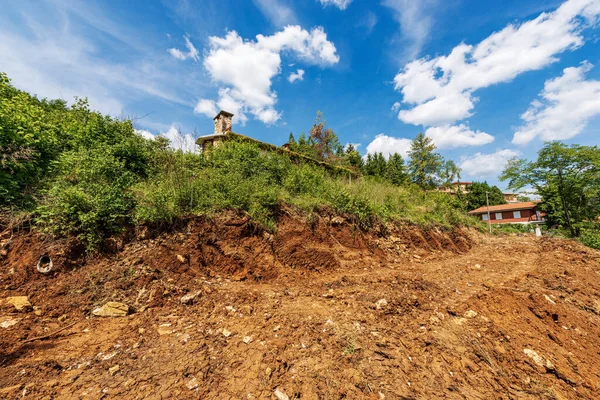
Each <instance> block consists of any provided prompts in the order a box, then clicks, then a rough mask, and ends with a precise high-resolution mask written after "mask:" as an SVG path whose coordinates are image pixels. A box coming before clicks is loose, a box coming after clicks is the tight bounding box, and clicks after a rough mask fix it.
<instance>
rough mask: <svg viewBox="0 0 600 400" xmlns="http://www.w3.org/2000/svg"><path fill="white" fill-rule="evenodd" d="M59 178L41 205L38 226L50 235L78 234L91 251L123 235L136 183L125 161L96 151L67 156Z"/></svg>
mask: <svg viewBox="0 0 600 400" xmlns="http://www.w3.org/2000/svg"><path fill="white" fill-rule="evenodd" d="M55 169H56V174H57V176H56V178H55V179H54V180H53V181H52V183H51V185H50V187H49V189H48V190H47V191H46V192H45V196H44V199H43V201H42V203H41V204H40V205H39V206H38V213H39V216H38V219H37V221H38V223H39V224H40V225H41V226H42V227H43V229H44V230H45V231H47V232H52V233H57V234H75V235H77V236H78V237H79V238H80V239H82V240H83V241H84V242H85V243H86V244H87V245H88V247H89V248H95V247H96V246H97V244H98V243H99V242H100V240H101V239H102V238H103V237H104V236H106V235H110V234H113V233H116V232H120V231H121V230H122V229H124V227H125V226H126V225H127V224H128V223H129V222H130V211H131V210H132V209H133V208H134V205H135V203H134V201H133V197H132V195H131V193H130V192H129V191H128V190H127V189H128V188H129V187H130V186H131V184H132V183H133V182H135V180H136V176H135V174H133V173H132V172H131V171H128V170H127V169H126V168H125V162H124V161H121V160H118V159H117V158H115V157H114V156H112V155H111V154H107V153H102V152H93V151H79V152H73V153H63V155H62V156H61V157H60V158H59V160H58V161H57V163H56V165H55Z"/></svg>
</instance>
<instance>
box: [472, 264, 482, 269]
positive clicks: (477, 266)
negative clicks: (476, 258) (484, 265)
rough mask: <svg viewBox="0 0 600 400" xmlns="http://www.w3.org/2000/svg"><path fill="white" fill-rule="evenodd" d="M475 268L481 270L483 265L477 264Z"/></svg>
mask: <svg viewBox="0 0 600 400" xmlns="http://www.w3.org/2000/svg"><path fill="white" fill-rule="evenodd" d="M473 268H475V269H481V265H479V264H475V265H474V266H473Z"/></svg>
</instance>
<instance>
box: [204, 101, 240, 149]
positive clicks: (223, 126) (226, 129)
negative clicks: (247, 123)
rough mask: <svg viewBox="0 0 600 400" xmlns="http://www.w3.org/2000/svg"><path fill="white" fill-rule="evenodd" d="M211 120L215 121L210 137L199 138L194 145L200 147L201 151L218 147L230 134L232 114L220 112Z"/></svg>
mask: <svg viewBox="0 0 600 400" xmlns="http://www.w3.org/2000/svg"><path fill="white" fill-rule="evenodd" d="M213 120H214V121H215V129H214V132H213V133H212V134H211V135H205V136H200V137H199V138H198V139H196V144H197V145H198V146H200V148H201V149H202V151H205V150H207V149H209V148H211V147H216V146H218V145H219V144H220V143H222V142H223V140H225V139H226V138H227V135H228V134H230V133H231V127H232V125H233V122H232V121H233V114H232V113H230V112H227V111H223V110H221V111H219V113H218V114H217V116H216V117H214V118H213Z"/></svg>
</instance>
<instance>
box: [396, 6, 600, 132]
mask: <svg viewBox="0 0 600 400" xmlns="http://www.w3.org/2000/svg"><path fill="white" fill-rule="evenodd" d="M599 15H600V6H599V2H598V0H569V1H566V2H565V3H563V4H562V5H561V6H560V7H559V8H558V9H557V10H556V11H554V12H551V13H543V14H541V15H540V16H538V17H537V18H535V19H534V20H531V21H527V22H525V23H523V24H520V25H512V24H511V25H508V26H507V27H506V28H504V29H503V30H501V31H499V32H495V33H493V34H492V35H490V36H488V37H487V38H486V39H484V40H483V41H481V42H480V43H479V44H477V45H475V46H471V45H467V44H464V43H461V44H460V45H458V46H456V47H455V48H454V49H453V50H452V51H451V52H450V54H449V55H447V56H440V57H436V58H434V59H419V60H415V61H413V62H411V63H409V64H407V65H406V66H405V67H404V69H403V70H402V71H401V72H400V73H398V75H396V77H395V78H394V82H395V88H396V90H398V91H400V92H401V93H402V95H403V103H404V104H408V105H411V106H412V107H413V108H412V109H409V110H401V111H400V112H399V113H398V118H399V119H400V120H402V121H404V122H406V123H411V124H415V125H420V124H422V125H443V124H451V123H453V122H455V121H459V120H462V119H464V118H467V117H469V116H470V115H472V110H473V108H474V105H475V103H476V101H477V99H476V98H474V97H473V96H472V93H473V92H474V91H475V90H477V89H480V88H485V87H488V86H491V85H494V84H497V83H501V82H507V81H510V80H511V79H513V78H515V77H516V76H518V75H519V74H522V73H524V72H527V71H533V70H538V69H541V68H544V67H545V66H547V65H549V64H551V63H553V62H556V61H557V57H556V56H557V55H558V54H560V53H562V52H564V51H567V50H573V49H575V48H578V47H580V46H581V45H582V44H583V43H584V39H583V37H582V36H581V31H582V29H583V28H584V27H586V26H589V24H593V23H596V22H597V21H598V16H599Z"/></svg>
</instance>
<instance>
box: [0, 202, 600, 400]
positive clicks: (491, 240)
mask: <svg viewBox="0 0 600 400" xmlns="http://www.w3.org/2000/svg"><path fill="white" fill-rule="evenodd" d="M0 247H1V250H5V251H4V252H2V253H0V263H1V264H0V265H1V267H0V302H1V301H2V300H1V299H4V298H6V297H9V296H18V295H22V296H28V297H29V300H30V302H31V304H32V306H33V308H32V309H30V310H28V311H24V312H16V311H14V309H13V307H12V306H10V305H4V306H2V307H0V323H1V322H2V321H9V320H11V321H12V322H14V321H17V322H16V324H14V325H11V326H8V327H5V328H2V327H0V398H8V399H17V398H18V399H21V398H27V399H79V398H83V397H85V398H92V399H99V398H125V399H140V398H147V399H170V398H177V399H188V398H189V399H242V398H243V399H277V398H279V399H285V398H289V399H294V398H295V399H341V398H349V399H356V398H358V399H360V398H365V399H384V398H385V399H421V398H435V399H439V398H447V399H465V398H466V399H504V398H506V399H509V398H511V399H512V398H514V399H516V398H519V399H521V398H524V399H593V398H600V379H599V373H600V369H599V368H598V365H600V354H599V350H598V349H599V348H598V339H599V337H600V297H599V291H600V252H597V251H593V250H590V249H588V248H585V247H583V246H581V245H579V244H577V243H574V242H571V241H565V240H559V239H552V238H541V239H538V238H535V237H534V236H528V235H521V236H500V237H496V236H483V235H480V234H478V233H475V232H468V231H466V230H458V229H457V230H453V231H448V230H442V229H428V230H424V229H419V228H416V227H411V226H406V225H402V226H391V227H389V226H388V227H387V228H384V227H379V228H378V229H377V231H374V232H371V233H365V232H362V231H360V230H358V229H356V228H355V227H353V226H352V225H351V224H350V223H348V222H347V221H345V220H343V219H342V218H340V217H332V216H325V215H323V216H316V217H315V218H313V219H311V220H306V219H305V218H302V217H299V216H297V215H293V214H290V213H288V214H286V215H284V216H283V217H282V218H281V220H280V221H279V225H278V230H277V234H275V235H271V234H268V233H265V232H262V231H261V230H260V229H258V228H256V227H255V226H253V225H252V224H251V223H249V222H248V220H247V219H246V218H243V217H241V216H237V215H234V214H228V215H225V214H224V215H221V216H220V217H218V218H214V219H209V218H196V219H190V220H188V221H185V223H183V224H182V225H181V228H180V229H178V230H177V231H175V232H170V233H161V234H155V235H152V231H151V230H149V229H145V230H140V231H139V232H137V233H136V234H135V235H133V233H132V235H130V237H129V238H125V237H124V238H122V239H119V240H113V241H112V242H111V245H110V246H107V247H108V248H110V249H112V253H110V254H107V253H106V251H105V252H104V253H102V254H103V255H101V256H96V257H95V258H85V257H84V254H83V253H82V249H81V248H80V246H78V245H77V243H76V242H75V241H73V240H70V241H69V240H62V241H49V240H47V239H44V238H43V237H42V236H39V235H37V234H35V233H19V234H16V235H14V236H13V237H12V238H11V237H10V234H9V233H8V232H5V233H4V236H2V237H0ZM44 254H46V255H48V256H49V257H51V258H52V260H53V262H54V267H55V270H54V271H53V272H52V273H50V274H49V275H42V274H40V273H38V272H37V271H36V268H35V266H36V263H37V260H38V258H39V257H40V256H41V255H44ZM186 294H193V295H192V296H188V297H192V298H193V300H190V301H189V302H188V303H187V304H183V303H182V302H181V298H182V297H183V296H184V295H186ZM194 296H195V297H194ZM107 301H117V302H122V303H125V304H127V305H129V306H130V307H131V310H132V311H131V314H130V315H128V316H126V317H121V318H118V317H115V318H111V317H94V316H92V314H91V311H92V310H93V309H95V308H96V307H98V306H101V305H103V304H105V303H106V302H107ZM65 327H67V329H64V330H63V331H60V332H58V333H56V334H53V333H54V332H56V331H58V330H59V329H61V328H65ZM44 336H47V337H45V338H44V339H41V340H33V341H29V342H26V341H27V340H31V339H33V338H36V337H44ZM286 396H287V397H286Z"/></svg>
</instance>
